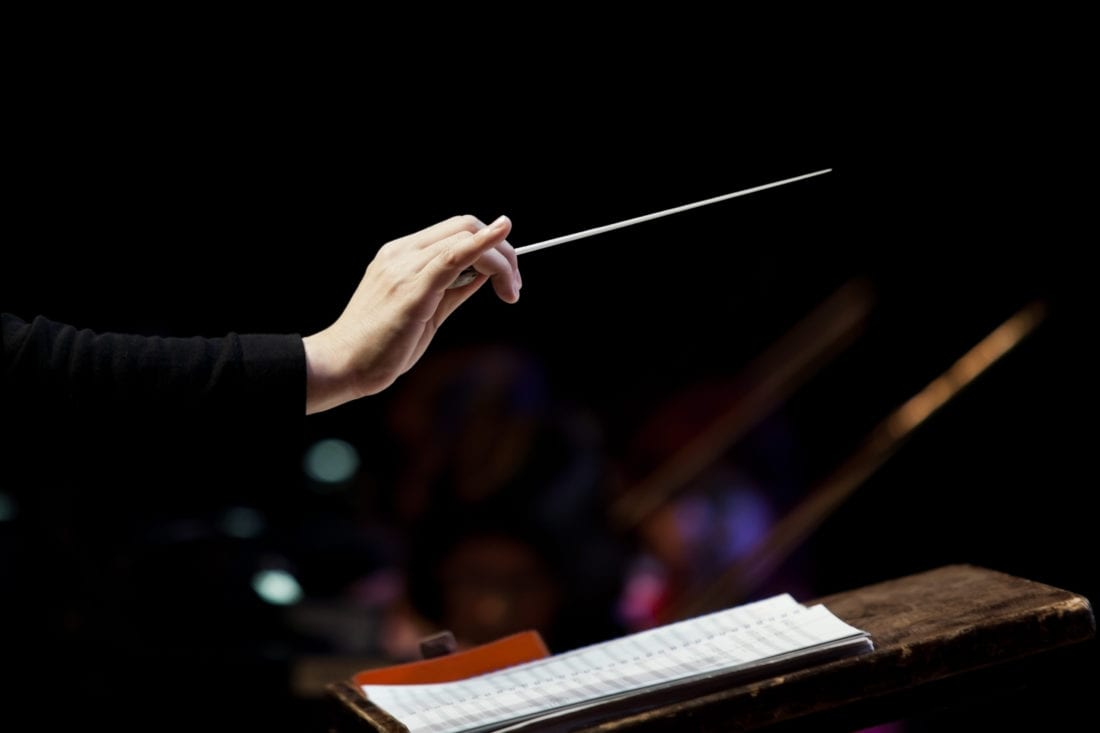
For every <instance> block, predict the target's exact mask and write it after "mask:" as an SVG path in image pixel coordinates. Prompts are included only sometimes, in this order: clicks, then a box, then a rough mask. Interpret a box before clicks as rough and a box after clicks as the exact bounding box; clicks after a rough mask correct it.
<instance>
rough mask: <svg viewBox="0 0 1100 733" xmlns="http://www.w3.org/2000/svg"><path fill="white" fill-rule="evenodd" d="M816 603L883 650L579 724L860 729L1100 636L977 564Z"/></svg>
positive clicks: (964, 696) (591, 728)
mask: <svg viewBox="0 0 1100 733" xmlns="http://www.w3.org/2000/svg"><path fill="white" fill-rule="evenodd" d="M804 602H805V601H804ZM813 602H821V603H824V604H825V605H826V606H827V607H828V608H829V609H830V610H832V611H833V612H834V613H835V614H836V615H837V616H839V617H840V618H842V619H844V620H845V621H847V622H849V623H851V624H852V625H854V626H856V627H858V628H861V629H865V630H866V631H868V632H870V634H871V637H872V639H873V640H874V642H875V650H874V651H873V652H871V653H869V654H864V655H860V656H858V657H852V658H848V659H841V660H837V661H834V662H829V663H825V664H821V665H818V666H815V667H810V668H807V669H804V670H798V671H796V672H792V673H790V674H786V675H781V676H777V677H773V678H770V679H767V680H764V681H760V682H755V683H750V684H745V685H740V686H736V687H732V688H730V689H728V690H722V691H719V692H715V693H713V694H708V695H703V696H700V697H696V698H693V699H690V700H684V701H680V702H675V703H672V704H665V705H661V706H659V707H655V708H653V709H650V710H647V711H644V712H640V713H636V714H632V715H627V716H624V717H618V718H614V719H609V720H603V721H600V722H596V723H590V724H587V725H585V726H582V727H579V728H575V729H573V730H576V731H584V733H611V732H612V731H630V732H631V733H643V732H644V733H652V732H656V731H699V732H706V731H763V730H767V731H769V732H773V731H774V732H776V733H778V732H779V731H783V733H787V731H795V730H813V731H829V730H831V731H850V730H858V729H859V728H862V727H867V726H870V725H875V724H878V723H883V722H888V721H892V720H898V719H901V718H903V717H906V716H908V715H910V714H912V713H914V712H917V711H920V710H922V709H923V708H926V707H929V706H942V705H950V704H956V703H965V702H966V701H967V700H968V699H972V698H976V697H979V696H982V695H985V694H987V692H988V691H989V690H991V689H996V690H998V691H1000V692H1001V693H1003V692H1004V691H1005V690H1006V689H1011V687H1012V686H1013V685H1014V684H1017V683H1021V682H1026V681H1027V680H1028V679H1029V677H1031V676H1034V675H1051V674H1057V671H1058V662H1059V660H1060V655H1062V654H1065V653H1068V652H1071V651H1072V650H1074V649H1076V648H1077V647H1078V646H1079V645H1081V644H1082V642H1087V641H1090V640H1094V639H1095V635H1096V620H1095V616H1094V614H1093V610H1092V607H1091V605H1090V603H1089V600H1088V599H1086V598H1084V597H1083V596H1080V595H1078V594H1075V593H1073V592H1070V591H1067V590H1062V589H1059V588H1055V587H1052V586H1049V585H1045V584H1042V583H1037V582H1034V581H1030V580H1026V579H1023V578H1018V577H1015V576H1011V575H1006V574H1004V573H1001V572H997V571H994V570H989V569H986V568H981V567H976V566H972V565H949V566H944V567H941V568H937V569H934V570H930V571H927V572H924V573H918V574H915V575H910V576H906V577H903V578H897V579H894V580H889V581H885V582H882V583H877V584H874V585H869V586H866V587H863V588H859V589H856V590H851V591H847V592H843V593H836V594H834V595H830V596H826V597H823V598H820V599H817V600H816V601H810V602H807V605H809V603H813ZM354 694H355V691H354V690H345V691H344V695H345V697H340V696H339V695H337V697H336V701H337V704H338V705H339V706H341V707H342V708H345V709H347V708H349V707H354V705H355V704H356V701H355V700H354V697H351V698H349V697H347V695H352V696H354ZM360 697H361V696H360ZM371 729H373V730H377V731H384V732H385V733H390V731H392V730H394V729H393V728H388V729H387V728H383V727H378V726H377V725H373V726H372V724H371V721H369V720H368V719H366V718H363V717H360V718H359V727H357V728H352V727H349V728H346V729H345V728H340V729H339V730H340V731H341V732H342V731H345V730H346V731H349V732H350V731H352V730H371ZM333 730H334V731H336V730H337V729H336V728H334V729H333Z"/></svg>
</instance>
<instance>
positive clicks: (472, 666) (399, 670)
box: [352, 631, 550, 685]
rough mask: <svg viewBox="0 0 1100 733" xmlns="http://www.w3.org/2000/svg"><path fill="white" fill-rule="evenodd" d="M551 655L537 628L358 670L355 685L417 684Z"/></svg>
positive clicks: (484, 671)
mask: <svg viewBox="0 0 1100 733" xmlns="http://www.w3.org/2000/svg"><path fill="white" fill-rule="evenodd" d="M548 656H550V650H549V649H547V648H546V644H545V643H544V642H543V639H542V636H541V635H540V634H539V632H537V631H521V632H519V633H516V634H512V635H510V636H505V637H503V638H500V639H497V640H496V641H490V642H488V643H486V644H481V645H479V646H476V647H473V648H471V649H465V650H463V651H458V652H451V653H450V654H443V655H441V656H438V657H432V658H431V659H420V660H417V661H415V662H406V663H404V664H394V665H391V666H388V667H380V668H378V669H368V670H364V671H362V672H359V673H357V674H356V675H355V676H354V677H353V678H352V679H353V680H354V682H355V684H357V685H417V684H431V683H434V682H453V681H454V680H461V679H466V678H468V677H475V676H477V675H479V674H485V673H486V672H493V671H496V670H498V669H503V668H505V667H511V666H513V665H516V664H521V663H523V662H530V661H533V660H535V659H543V658H545V657H548Z"/></svg>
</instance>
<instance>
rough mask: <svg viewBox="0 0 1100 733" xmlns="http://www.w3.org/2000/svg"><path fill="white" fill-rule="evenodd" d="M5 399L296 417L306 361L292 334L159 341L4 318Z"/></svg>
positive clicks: (54, 405) (48, 405) (53, 405)
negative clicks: (257, 413)
mask: <svg viewBox="0 0 1100 733" xmlns="http://www.w3.org/2000/svg"><path fill="white" fill-rule="evenodd" d="M2 325H3V344H2V348H3V351H2V354H0V357H2V366H3V375H2V376H3V383H2V388H3V392H4V401H5V403H8V404H21V405H24V406H28V407H29V408H30V409H35V408H36V407H37V408H42V409H52V410H58V411H60V412H62V413H64V412H67V411H77V410H87V409H93V410H95V409H110V410H111V411H112V412H117V411H119V410H122V411H140V412H143V413H151V412H155V411H164V410H167V411H168V412H169V413H171V412H173V411H181V410H187V411H189V412H201V411H205V410H210V411H226V410H228V411H230V412H237V411H246V410H260V411H261V412H264V413H270V412H276V413H277V412H284V411H289V410H296V412H297V414H299V415H300V414H301V412H302V409H303V408H302V405H304V403H305V355H304V352H303V349H302V344H301V339H300V338H299V337H297V336H293V335H286V336H284V335H237V334H229V335H227V336H225V337H219V338H199V337H195V338H162V337H153V336H138V335H129V334H113V333H102V334H100V333H93V332H92V331H89V330H87V329H77V328H74V327H73V326H69V325H66V324H61V323H57V322H53V321H50V320H48V319H46V318H42V317H38V318H35V319H34V320H32V321H30V322H26V321H22V320H20V319H18V318H16V317H14V316H11V315H8V314H4V316H3V324H2Z"/></svg>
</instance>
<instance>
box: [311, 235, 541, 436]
mask: <svg viewBox="0 0 1100 733" xmlns="http://www.w3.org/2000/svg"><path fill="white" fill-rule="evenodd" d="M511 228H512V222H511V221H510V220H509V219H508V217H505V216H502V217H500V218H498V219H496V220H495V221H493V222H492V223H491V224H489V225H488V226H486V225H485V224H484V223H483V222H481V221H480V220H478V219H477V218H476V217H473V216H455V217H451V218H450V219H447V220H445V221H441V222H439V223H438V224H434V225H432V226H430V227H427V228H426V229H422V230H420V231H419V232H415V233H413V234H410V235H408V236H405V237H401V238H399V239H394V240H392V241H390V242H387V243H386V244H385V245H383V246H382V247H381V248H380V249H379V250H378V253H377V254H376V255H375V257H374V259H373V260H372V261H371V262H370V264H369V265H368V266H367V269H366V272H365V273H364V274H363V278H362V280H360V282H359V285H358V286H357V287H356V289H355V292H354V293H353V294H352V296H351V299H350V300H349V301H348V304H347V305H346V306H345V307H344V311H343V313H341V314H340V317H339V318H337V319H336V321H335V322H333V323H332V325H330V326H328V327H327V328H325V329H323V330H321V331H318V332H317V333H314V334H311V335H309V336H306V337H305V338H303V339H302V342H303V344H304V346H305V353H306V414H307V415H308V414H313V413H317V412H322V411H324V410H329V409H331V408H333V407H337V406H339V405H342V404H344V403H346V402H350V401H352V400H356V399H359V398H361V397H366V396H368V395H372V394H377V393H378V392H381V391H382V390H384V389H386V388H387V387H389V386H390V385H391V384H393V382H394V381H395V380H396V379H397V378H398V377H399V376H401V375H402V374H404V373H405V372H406V371H408V370H409V369H410V368H411V367H412V366H413V365H414V364H416V362H417V361H418V360H419V359H420V357H421V356H422V355H423V354H424V351H425V350H426V349H427V348H428V344H430V343H431V340H432V338H433V337H434V336H435V333H436V331H437V330H439V327H440V326H441V325H442V324H443V321H445V320H446V319H447V317H448V316H449V315H451V313H453V312H454V310H455V309H456V308H457V307H458V306H460V305H461V304H462V303H464V302H465V301H466V300H467V299H468V298H469V297H470V296H471V295H473V294H474V293H475V292H476V291H477V290H478V289H479V288H481V286H482V285H484V284H485V283H486V282H491V283H492V284H493V290H494V291H495V292H496V294H497V297H499V298H500V299H501V300H503V301H504V302H506V303H515V302H516V301H517V300H519V289H520V287H521V286H522V282H523V281H522V279H521V278H520V274H519V265H518V263H517V259H516V253H515V250H514V249H513V248H512V246H511V245H510V244H509V243H508V241H507V239H506V237H507V236H508V233H509V232H510V231H511ZM471 265H473V266H474V268H475V269H476V270H477V271H478V273H480V274H479V275H478V276H477V277H476V278H475V279H474V280H473V281H472V282H470V283H469V284H467V285H464V286H462V287H456V288H450V287H448V286H450V285H451V284H452V283H453V282H454V281H455V278H457V277H458V275H459V274H460V273H461V272H462V271H463V270H465V269H466V268H467V267H469V266H471Z"/></svg>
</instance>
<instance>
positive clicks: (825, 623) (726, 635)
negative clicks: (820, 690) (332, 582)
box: [362, 594, 871, 733]
mask: <svg viewBox="0 0 1100 733" xmlns="http://www.w3.org/2000/svg"><path fill="white" fill-rule="evenodd" d="M848 643H855V644H857V645H859V648H860V649H870V647H871V643H870V640H869V638H868V637H867V635H866V634H865V633H864V632H863V631H860V630H859V629H856V628H854V627H852V626H850V625H848V624H846V623H845V622H843V621H841V620H840V619H839V618H837V617H836V616H834V615H833V614H832V613H831V612H830V611H829V610H828V609H826V608H825V607H824V606H821V605H816V606H811V607H806V606H803V605H801V604H799V603H798V602H796V601H795V600H794V598H792V597H791V596H790V595H789V594H782V595H778V596H773V597H772V598H768V599H765V600H762V601H756V602H754V603H748V604H744V605H741V606H737V607H734V608H729V609H725V610H722V611H718V612H715V613H710V614H706V615H704V616H699V617H697V618H693V619H688V620H686V621H679V622H676V623H672V624H668V625H665V626H661V627H657V628H654V629H649V630H646V631H642V632H638V633H635V634H630V635H628V636H624V637H620V638H618V639H612V640H610V641H606V642H601V643H599V644H592V645H590V646H586V647H582V648H579V649H575V650H572V651H568V652H564V653H562V654H556V655H553V656H550V657H547V658H545V659H539V660H535V661H532V662H527V663H525V664H519V665H516V666H514V667H508V668H506V669H503V670H500V671H498V672H493V673H490V674H485V675H480V676H477V677H473V678H470V679H465V680H460V681H457V682H445V683H439V684H427V685H364V686H363V687H362V689H363V692H364V693H365V694H366V695H367V697H368V698H369V699H370V700H371V701H373V702H374V703H375V704H377V705H378V706H380V707H381V708H382V709H384V710H386V711H387V712H388V713H389V714H391V715H392V716H394V717H395V718H397V719H398V720H400V721H401V722H402V723H404V724H405V725H406V726H408V728H409V730H410V731H411V732H412V733H459V732H471V731H488V730H503V729H505V728H504V727H503V726H505V725H507V726H509V727H508V728H506V729H507V730H522V729H523V727H524V723H523V722H522V721H525V720H526V721H528V722H530V721H531V719H532V718H534V717H536V716H538V719H540V720H541V719H542V717H541V716H544V715H546V716H547V717H549V718H553V717H555V716H560V715H561V714H562V713H563V712H572V711H576V710H578V709H581V708H587V707H591V706H593V705H598V704H600V703H602V702H606V701H608V700H609V699H625V698H629V697H631V696H637V695H640V694H643V693H645V692H647V691H652V690H656V689H660V688H662V687H667V686H669V685H676V684H680V683H683V682H686V681H690V680H696V679H700V678H705V677H707V676H713V675H717V674H726V673H730V672H731V671H737V670H745V669H748V668H751V667H753V666H755V665H758V664H766V663H770V662H773V661H777V660H790V659H792V658H797V657H798V656H801V655H812V654H814V653H815V652H816V651H818V650H828V649H830V648H835V647H836V646H837V645H845V644H848ZM517 722H519V724H517Z"/></svg>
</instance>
